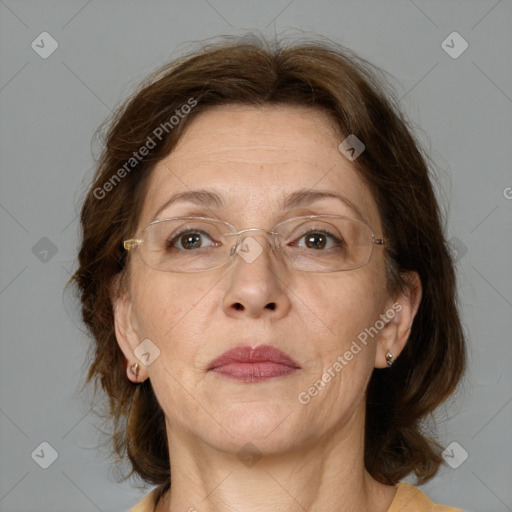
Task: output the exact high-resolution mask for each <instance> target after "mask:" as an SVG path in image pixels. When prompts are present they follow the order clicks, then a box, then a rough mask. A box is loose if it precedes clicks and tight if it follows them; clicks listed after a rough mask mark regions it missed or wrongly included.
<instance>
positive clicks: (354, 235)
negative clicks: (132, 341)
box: [123, 215, 387, 272]
mask: <svg viewBox="0 0 512 512" xmlns="http://www.w3.org/2000/svg"><path fill="white" fill-rule="evenodd" d="M258 231H261V232H262V233H264V234H265V235H266V238H267V239H270V241H271V242H272V243H271V247H270V250H271V252H273V253H274V254H276V255H278V256H279V255H280V256H281V257H282V258H283V259H284V261H285V262H286V264H287V266H289V267H290V268H293V269H294V270H298V271H303V272H338V271H341V270H352V269H355V268H359V267H362V266H363V265H366V264H367V263H368V262H369V261H370V258H371V255H372V252H373V246H374V245H385V244H386V243H387V241H386V240H385V239H383V238H375V234H374V232H373V230H372V228H371V227H370V225H369V224H368V223H366V222H365V221H362V220H356V219H350V218H347V217H342V216H339V215H310V216H304V217H294V218H291V219H287V220H285V221H283V222H280V223H279V224H276V225H275V226H274V228H272V230H271V231H267V230H264V229H259V228H249V229H242V230H241V231H236V230H235V227H234V226H233V225H231V224H229V223H228V222H224V221H221V220H218V219H211V218H207V217H172V218H169V219H163V220H156V221H154V222H152V223H151V224H149V225H148V226H146V227H145V228H144V229H143V230H142V231H141V236H140V237H138V238H131V239H129V240H125V241H124V243H123V245H124V248H125V249H126V250H127V251H131V250H134V249H135V248H138V249H139V251H140V255H141V257H142V260H143V261H144V263H145V264H146V265H148V266H149V267H151V268H153V269H154V270H159V271H163V272H204V271H206V270H213V269H216V268H219V267H222V266H223V265H225V264H226V263H227V262H228V261H230V260H231V258H232V257H233V256H234V255H236V254H238V255H239V256H241V257H242V258H243V259H244V260H245V261H246V262H247V263H252V262H253V261H254V260H255V259H256V258H257V257H258V256H259V255H260V254H261V253H262V252H263V247H262V245H261V244H260V243H259V242H258V241H257V240H256V239H255V238H254V237H252V236H247V234H249V233H251V234H252V233H255V232H258Z"/></svg>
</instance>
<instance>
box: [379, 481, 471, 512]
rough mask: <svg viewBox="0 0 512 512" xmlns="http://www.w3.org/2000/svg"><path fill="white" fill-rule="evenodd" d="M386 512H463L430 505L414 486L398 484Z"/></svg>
mask: <svg viewBox="0 0 512 512" xmlns="http://www.w3.org/2000/svg"><path fill="white" fill-rule="evenodd" d="M388 512H463V511H462V510H461V509H459V508H454V507H448V506H446V505H436V504H435V503H432V502H431V501H430V500H429V499H428V498H427V496H425V494H423V493H422V492H421V491H420V490H419V489H418V488H417V487H415V486H414V485H410V484H406V483H405V482H400V483H399V484H398V486H397V491H396V495H395V499H394V500H393V503H392V504H391V508H390V509H389V511H388Z"/></svg>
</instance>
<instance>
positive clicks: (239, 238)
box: [226, 228, 280, 256]
mask: <svg viewBox="0 0 512 512" xmlns="http://www.w3.org/2000/svg"><path fill="white" fill-rule="evenodd" d="M255 231H260V232H261V233H263V234H264V235H265V238H266V239H267V241H270V247H271V248H272V249H276V250H277V251H279V250H280V248H279V243H278V239H277V235H279V233H277V232H276V231H270V230H268V229H262V228H247V229H241V230H240V231H236V232H234V233H227V234H226V236H233V237H236V243H235V245H234V246H233V247H232V248H231V251H230V256H232V255H233V254H236V253H238V252H239V251H240V248H241V247H242V243H243V242H244V240H245V239H246V238H247V237H249V236H251V235H250V234H249V235H246V233H248V232H251V233H254V232H255Z"/></svg>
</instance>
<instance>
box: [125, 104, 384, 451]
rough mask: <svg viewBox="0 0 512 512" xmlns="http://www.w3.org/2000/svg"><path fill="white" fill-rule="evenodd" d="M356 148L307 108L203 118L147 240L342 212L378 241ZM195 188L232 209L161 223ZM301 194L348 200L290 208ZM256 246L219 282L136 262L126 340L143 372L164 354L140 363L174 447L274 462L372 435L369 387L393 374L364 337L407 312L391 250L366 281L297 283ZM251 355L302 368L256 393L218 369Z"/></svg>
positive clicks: (184, 209)
mask: <svg viewBox="0 0 512 512" xmlns="http://www.w3.org/2000/svg"><path fill="white" fill-rule="evenodd" d="M343 138H344V137H343V136H342V135H341V134H340V133H338V132H337V130H336V126H335V124H334V123H333V122H332V121H331V120H330V118H328V117H327V116H326V115H325V114H324V113H322V112H320V111H317V110H312V109H306V108H301V107H271V106H266V107H252V106H223V107H216V108H215V109H212V110H209V111H207V112H205V113H202V114H201V115H199V116H198V117H197V118H196V119H195V120H193V121H192V122H191V123H190V124H189V125H188V127H187V128H186V131H185V133H184V134H183V136H182V138H181V139H180V141H179V143H178V145H177V146H176V148H175V150H174V151H173V152H172V154H170V155H169V156H168V157H166V158H165V159H163V160H162V161H160V162H159V163H158V165H157V166H156V168H155V170H154V172H153V174H152V176H151V179H150V183H149V188H148V190H147V196H146V198H145V202H144V205H143V210H142V212H141V216H140V222H139V226H138V230H139V231H140V230H141V229H142V228H144V227H145V226H146V225H148V224H149V223H150V222H152V221H153V220H155V219H164V218H168V217H179V216H191V215H193V216H204V217H216V218H218V219H221V220H224V221H227V222H229V223H230V224H232V225H234V226H235V228H236V229H238V230H240V229H245V228H255V227H256V228H264V229H268V230H271V229H272V227H273V226H274V225H275V224H276V222H278V221H280V220H284V219H283V215H284V218H291V217H296V216H300V215H310V214H335V215H336V214H337V215H343V216H347V217H351V218H362V219H365V220H366V221H367V222H369V224H370V225H371V226H372V228H373V230H374V232H375V235H376V237H377V238H379V237H381V236H382V231H381V224H380V219H379V215H378V211H377V207H376V205H375V202H374V200H373V198H372V196H371V194H370V192H369V190H368V189H367V187H366V186H365V185H364V184H363V182H362V181H361V179H359V177H358V175H357V173H356V171H355V170H354V168H353V166H352V163H351V162H350V161H349V160H347V159H346V158H345V157H344V156H343V154H341V153H340V151H339V149H338V145H339V143H340V142H341V141H342V140H343ZM196 189H206V190H208V191H211V192H214V193H216V194H218V195H219V196H221V197H222V199H223V201H224V203H225V205H224V206H222V207H220V206H216V205H214V204H211V205H208V206H207V205H206V204H205V203H203V204H195V203H192V202H175V203H173V204H170V205H167V206H166V207H164V209H163V210H161V211H160V209H161V208H162V206H163V205H164V204H165V203H166V202H167V201H168V200H169V198H170V197H171V196H172V195H173V194H175V193H177V192H182V191H187V192H189V191H191V190H196ZM300 190H306V191H326V192H329V193H334V194H339V195H340V196H342V197H344V198H346V200H348V201H349V202H347V201H342V200H339V199H337V198H332V197H331V198H323V199H320V200H316V201H313V202H310V203H304V204H303V205H302V206H301V207H297V208H294V209H292V210H290V209H287V210H284V209H282V204H283V203H284V201H285V200H286V198H287V197H288V196H290V195H291V194H293V193H295V192H297V191H300ZM350 204H351V205H353V206H350ZM157 212H158V215H157ZM252 236H253V238H254V239H255V240H257V241H258V243H259V244H261V246H262V247H263V248H264V250H263V253H262V254H260V255H259V256H258V257H257V258H256V259H254V261H251V262H249V261H246V260H245V259H243V258H242V257H239V256H234V257H233V258H232V262H231V263H230V264H228V265H229V266H228V265H226V266H224V267H221V268H217V269H214V270H210V271H206V272H198V273H174V272H161V271H157V270H154V269H152V268H150V267H149V266H147V265H145V263H144V262H143V261H142V259H141V258H140V255H139V253H138V251H135V252H134V253H133V255H132V256H131V261H130V265H131V280H130V284H129V290H128V293H127V295H126V296H125V298H124V300H123V301H121V302H119V304H118V305H117V306H118V308H117V311H116V321H117V327H116V329H117V331H116V332H117V337H118V341H119V342H120V345H121V347H122V348H123V351H124V353H125V355H126V357H127V358H128V359H129V360H130V361H133V362H135V361H137V359H136V358H135V357H134V350H135V349H136V348H137V346H138V345H139V344H140V343H141V342H142V340H145V339H149V340H151V343H152V344H154V346H156V347H157V348H158V351H159V353H158V351H155V352H154V353H152V355H151V364H150V365H149V366H147V367H144V366H143V365H141V364H140V362H139V366H141V367H142V368H141V372H142V373H141V375H140V377H139V380H143V378H144V377H147V376H149V378H150V380H151V384H152V387H153V389H154V391H155V393H156V396H157V399H158V401H159V403H160V405H161V407H162V408H163V410H164V412H165V416H166V422H167V428H168V435H169V436H170V439H171V438H172V437H173V436H175V438H177V437H180V438H181V439H185V437H184V436H188V439H194V440H197V441H198V442H204V443H207V444H209V445H211V446H215V447H218V448H220V449H223V450H228V451H238V450H239V449H240V448H241V447H242V446H244V445H245V444H246V443H248V442H250V443H252V444H253V445H255V446H256V447H257V448H258V449H259V450H261V451H262V452H265V453H271V452H274V451H276V452H277V451H282V450H286V449H292V448H293V446H295V445H296V446H307V445H308V444H310V443H314V442H318V440H319V439H320V438H322V437H325V436H326V435H328V434H329V433H331V434H332V433H333V432H335V431H337V430H339V429H341V428H343V427H345V426H347V425H350V424H352V423H353V422H358V423H357V424H358V425H359V427H360V428H362V423H361V421H362V420H363V418H364V413H363V411H364V395H365V389H366V386H367V383H368V381H369V378H370V376H371V373H372V371H373V369H374V367H375V366H385V362H384V359H383V357H384V356H383V350H384V348H382V347H381V345H382V332H381V331H380V332H379V333H378V334H373V336H369V335H368V331H365V329H370V328H371V327H373V328H374V331H375V324H376V322H377V321H378V320H379V319H381V318H382V317H381V315H383V314H386V311H388V310H389V309H390V308H391V306H392V305H393V302H394V301H393V300H392V299H391V298H390V297H389V296H388V294H387V292H386V280H385V265H384V258H383V252H382V248H381V247H379V246H375V247H374V250H373V254H372V257H371V259H370V261H369V263H368V264H367V265H365V266H363V267H361V268H358V269H355V270H349V271H341V272H331V273H308V272H297V271H294V270H291V269H288V268H287V267H286V266H285V265H283V263H282V261H280V260H279V259H277V258H276V257H275V256H274V255H273V254H271V253H270V252H269V247H270V246H269V245H267V244H265V240H266V239H265V237H264V236H262V235H261V232H259V234H254V235H252ZM378 325H382V323H381V322H380V323H379V324H378ZM384 330H385V329H384ZM374 331H371V330H370V332H372V333H374ZM363 332H366V333H367V336H366V344H364V343H363V342H362V339H363V338H364V335H361V333H363ZM358 336H359V338H358ZM354 342H355V343H356V345H354ZM146 343H147V342H146ZM240 345H243V346H251V347H256V346H258V345H270V346H271V347H275V348H277V349H279V350H281V351H282V352H284V353H285V354H287V355H288V356H289V357H290V358H291V359H293V360H294V361H295V362H296V363H297V366H298V368H297V369H295V370H290V371H289V372H287V373H286V374H285V375H282V376H275V377H272V378H268V379H263V380H259V381H254V382H243V381H240V380H236V379H233V378H229V376H226V375H224V374H222V373H220V372H218V371H212V370H210V369H209V368H210V366H211V362H212V361H213V360H214V359H216V358H218V357H219V356H220V355H221V354H223V353H224V352H226V351H227V350H229V349H232V348H234V347H237V346H240ZM356 346H358V347H359V351H357V348H356ZM351 349H352V350H351ZM347 352H349V353H351V354H352V357H350V355H348V356H346V355H345V354H346V353H347ZM384 353H385V352H384ZM156 355H157V356H156ZM155 356H156V357H155ZM340 357H341V359H342V360H343V363H342V362H341V360H340ZM153 358H154V360H153ZM337 361H338V365H336V364H335V363H336V362H337ZM132 364H133V363H132ZM340 365H341V366H342V369H341V370H339V368H340ZM326 372H327V373H329V376H330V377H331V378H330V379H329V378H328V377H325V376H324V374H326ZM323 376H324V380H323V381H322V377H323ZM319 381H322V382H323V384H319ZM315 383H316V384H315ZM315 391H316V392H315Z"/></svg>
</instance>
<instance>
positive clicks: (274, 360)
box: [208, 345, 300, 382]
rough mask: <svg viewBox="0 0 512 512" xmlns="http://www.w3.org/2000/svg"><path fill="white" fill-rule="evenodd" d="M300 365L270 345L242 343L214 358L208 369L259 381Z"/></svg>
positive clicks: (297, 367)
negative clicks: (254, 346)
mask: <svg viewBox="0 0 512 512" xmlns="http://www.w3.org/2000/svg"><path fill="white" fill-rule="evenodd" d="M298 369H300V366H299V365H298V364H297V363H296V362H295V361H294V360H293V359H292V358H291V357H289V356H288V355H286V354H285V353H284V352H283V351H281V350H279V349H277V348H274V347H271V346H269V345H259V346H258V347H256V348H252V347H250V346H247V345H241V346H238V347H235V348H232V349H231V350H228V351H226V352H224V353H223V354H221V355H220V356H219V357H217V358H216V359H214V360H213V361H212V362H211V363H210V366H209V367H208V371H213V372H215V373H218V374H220V375H222V376H223V377H226V378H228V379H234V380H238V381H241V382H259V381H263V380H268V379H272V378H275V377H282V376H284V375H289V374H291V373H294V372H295V371H297V370H298Z"/></svg>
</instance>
